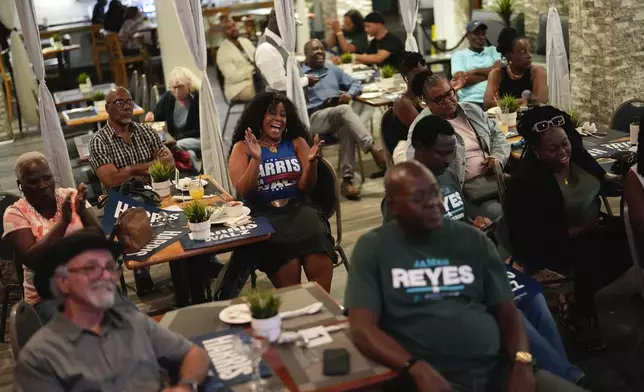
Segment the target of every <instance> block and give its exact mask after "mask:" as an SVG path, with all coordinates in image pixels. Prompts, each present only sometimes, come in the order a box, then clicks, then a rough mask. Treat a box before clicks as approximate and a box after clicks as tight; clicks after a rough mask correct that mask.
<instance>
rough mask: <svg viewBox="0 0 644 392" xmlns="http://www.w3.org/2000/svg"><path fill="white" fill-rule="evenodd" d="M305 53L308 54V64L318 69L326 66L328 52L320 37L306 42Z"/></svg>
mask: <svg viewBox="0 0 644 392" xmlns="http://www.w3.org/2000/svg"><path fill="white" fill-rule="evenodd" d="M304 55H305V56H306V64H307V65H308V66H309V67H311V68H313V69H318V68H322V67H324V61H325V60H326V54H325V53H324V45H322V42H320V40H318V39H312V40H310V41H308V42H307V43H305V44H304Z"/></svg>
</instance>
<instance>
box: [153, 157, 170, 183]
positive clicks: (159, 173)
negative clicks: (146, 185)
mask: <svg viewBox="0 0 644 392" xmlns="http://www.w3.org/2000/svg"><path fill="white" fill-rule="evenodd" d="M148 174H149V175H150V177H151V178H152V181H154V182H164V181H168V180H169V179H170V178H172V176H173V175H174V167H173V166H172V165H169V164H166V163H163V162H161V161H159V160H156V161H154V162H152V165H150V167H149V168H148Z"/></svg>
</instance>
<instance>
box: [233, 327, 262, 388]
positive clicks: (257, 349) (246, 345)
mask: <svg viewBox="0 0 644 392" xmlns="http://www.w3.org/2000/svg"><path fill="white" fill-rule="evenodd" d="M233 347H234V349H235V351H236V352H237V353H238V354H240V355H242V356H245V357H246V358H248V359H249V360H250V361H251V363H252V364H253V376H252V378H251V382H250V383H249V384H248V386H249V388H250V390H251V391H253V392H263V391H264V390H265V387H266V384H267V383H266V380H264V379H262V375H261V373H260V363H261V362H262V357H263V356H264V354H265V353H266V352H267V351H268V347H269V343H268V340H267V339H265V338H260V337H255V336H251V337H250V338H249V339H248V340H247V341H246V339H243V338H242V337H241V336H237V337H236V338H235V339H234V340H233Z"/></svg>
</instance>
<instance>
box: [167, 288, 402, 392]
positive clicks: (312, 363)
mask: <svg viewBox="0 0 644 392" xmlns="http://www.w3.org/2000/svg"><path fill="white" fill-rule="evenodd" d="M275 294H276V295H277V297H278V298H280V300H281V302H282V303H281V305H280V309H279V311H280V313H283V312H289V311H295V310H298V309H303V308H305V307H308V306H311V305H313V304H317V303H319V304H321V307H319V311H318V312H315V313H313V314H304V315H299V316H297V317H293V318H288V319H284V320H282V326H281V327H282V331H293V332H297V331H302V330H305V329H309V328H315V327H324V328H329V327H333V328H331V329H332V330H333V332H329V335H330V337H331V339H332V341H331V342H328V343H326V344H322V345H319V346H316V347H301V346H296V345H293V344H273V345H271V346H270V347H269V349H268V351H267V352H266V354H265V355H264V357H263V359H264V361H265V362H266V363H267V365H268V366H269V367H270V369H271V370H272V373H273V374H272V376H271V377H270V378H268V380H267V381H268V385H269V389H268V390H271V391H293V392H312V391H318V392H339V391H357V390H365V389H370V388H371V389H372V390H373V388H377V387H378V386H381V385H383V384H385V383H387V382H389V381H392V380H394V379H396V378H397V377H398V372H396V371H393V370H391V369H390V368H388V367H386V366H383V365H381V364H379V363H377V362H374V361H372V360H370V359H369V358H367V357H366V356H365V355H364V354H362V352H360V350H359V349H358V348H357V347H356V345H355V344H354V343H353V340H352V338H351V336H350V333H349V330H348V319H347V317H346V316H345V315H344V309H343V307H342V306H341V305H340V304H339V303H338V302H337V301H336V300H335V299H334V298H333V297H331V295H330V294H329V293H327V292H326V291H325V290H324V289H322V287H320V285H318V284H317V283H315V282H307V283H303V284H300V285H295V286H289V287H284V288H280V289H277V290H275ZM242 303H244V298H240V297H238V298H235V299H232V300H227V301H216V302H210V303H206V304H200V305H193V306H188V307H185V308H181V309H177V310H174V311H171V312H168V313H166V314H165V315H163V317H162V318H161V319H160V321H159V324H160V325H162V326H164V327H166V328H168V329H170V330H171V331H174V332H176V333H178V334H180V335H182V336H184V337H186V338H188V339H195V338H196V337H200V336H203V335H208V334H210V333H213V332H222V331H229V330H231V329H233V328H239V327H241V328H243V329H245V330H247V331H248V332H251V331H250V325H249V324H236V325H233V324H227V323H225V322H224V321H222V318H221V317H220V314H221V312H222V311H224V309H226V308H227V307H229V306H231V305H236V304H242ZM242 321H243V320H242ZM251 333H252V332H251ZM327 349H344V350H346V351H347V352H348V354H349V362H350V364H349V368H350V372H349V373H348V374H345V375H337V376H327V375H325V374H324V372H323V361H322V358H323V355H324V351H325V350H327ZM232 390H233V391H244V392H245V391H248V390H249V385H248V384H247V383H246V384H240V385H233V386H232ZM376 390H377V389H376Z"/></svg>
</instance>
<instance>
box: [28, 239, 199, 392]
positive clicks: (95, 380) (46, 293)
mask: <svg viewBox="0 0 644 392" xmlns="http://www.w3.org/2000/svg"><path fill="white" fill-rule="evenodd" d="M119 253H120V249H118V246H117V245H116V244H115V243H113V242H110V241H108V240H107V239H105V237H104V236H102V235H100V234H97V233H95V232H92V231H88V230H81V231H79V232H76V233H74V234H72V235H70V236H68V237H65V238H64V239H62V240H61V241H60V242H59V243H58V244H57V246H56V247H55V248H54V249H53V250H52V252H50V254H49V255H48V257H47V260H46V261H45V262H43V263H39V264H38V265H39V266H42V267H41V268H40V269H39V270H36V271H35V275H34V285H35V287H36V290H37V291H38V294H39V295H40V296H41V297H43V298H51V297H52V296H54V295H55V296H56V297H59V298H60V299H61V302H62V309H61V312H60V313H58V314H57V315H56V316H55V317H54V318H53V319H52V320H51V321H50V322H49V323H48V324H47V325H45V326H44V327H42V328H41V329H40V330H39V331H38V332H36V333H35V334H34V336H32V337H31V339H30V340H29V342H28V343H27V345H26V346H25V347H24V348H23V349H22V351H21V352H20V358H19V360H18V363H17V365H16V381H17V383H18V385H20V387H21V389H22V390H23V391H25V392H27V391H47V392H58V391H60V392H62V391H75V392H90V391H91V392H94V391H102V392H123V391H131V392H134V391H136V392H158V391H160V390H162V379H161V373H160V369H161V365H160V363H163V364H164V365H166V364H167V365H166V366H173V365H174V366H177V368H178V369H180V370H179V377H180V381H179V382H178V384H177V385H176V386H174V387H172V388H169V389H163V391H175V392H180V391H186V392H187V391H196V390H197V385H198V384H199V383H200V382H202V381H203V380H204V379H205V377H206V374H207V372H208V368H209V362H210V361H209V359H208V356H207V355H206V353H205V351H204V350H202V349H201V348H199V347H197V346H195V345H193V344H192V343H191V342H190V341H189V340H187V339H185V338H183V337H182V336H180V335H178V334H176V333H174V332H172V331H170V330H168V329H166V328H164V327H161V326H160V325H159V324H157V323H156V322H154V321H153V320H152V319H150V318H149V317H148V316H147V315H145V314H144V313H141V312H139V311H137V310H135V309H133V308H132V307H131V306H121V305H116V306H115V297H116V294H117V293H116V291H117V288H116V276H117V272H118V266H117V264H116V261H115V258H116V257H117V256H118V254H119ZM52 291H53V293H52ZM54 293H55V294H54Z"/></svg>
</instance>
